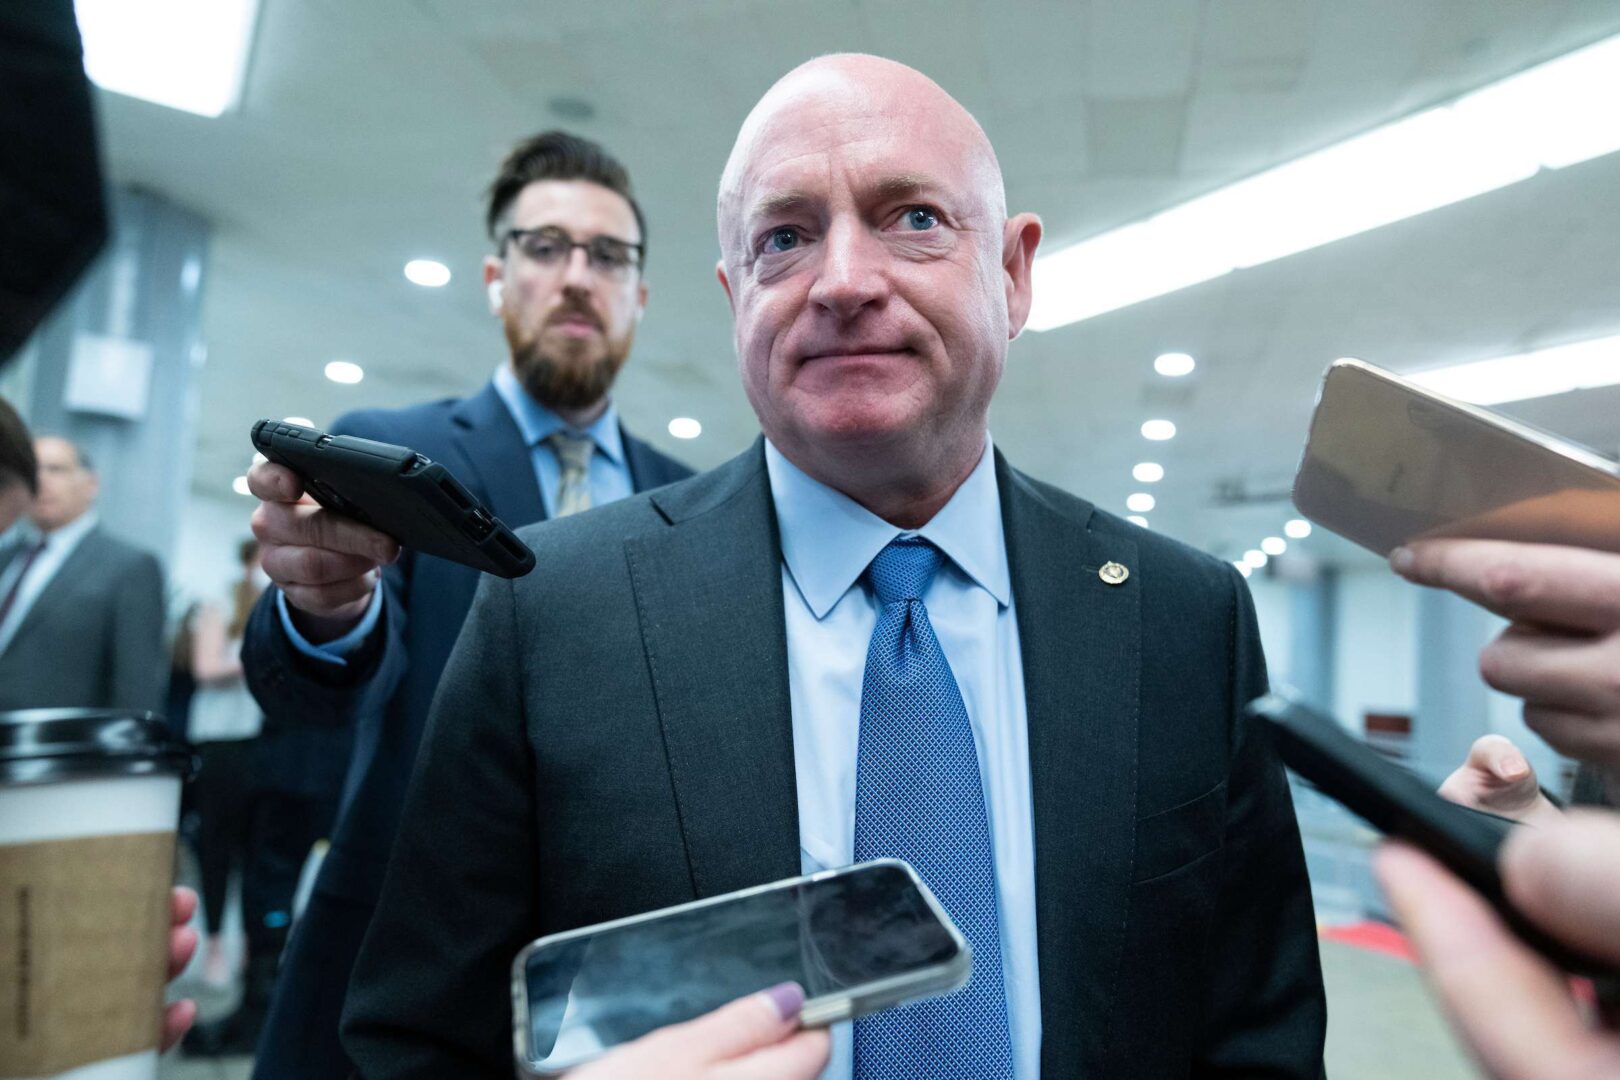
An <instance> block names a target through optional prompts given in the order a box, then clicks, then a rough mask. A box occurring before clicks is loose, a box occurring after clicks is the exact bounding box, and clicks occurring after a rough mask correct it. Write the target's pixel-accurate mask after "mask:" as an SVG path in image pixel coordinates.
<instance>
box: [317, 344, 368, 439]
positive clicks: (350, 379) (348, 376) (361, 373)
mask: <svg viewBox="0 0 1620 1080" xmlns="http://www.w3.org/2000/svg"><path fill="white" fill-rule="evenodd" d="M326 377H327V378H328V379H331V380H332V381H333V382H335V383H350V384H353V383H357V382H359V381H360V380H361V379H363V378H365V377H366V372H365V369H364V368H362V367H361V366H360V365H359V364H354V363H350V362H349V361H347V360H333V361H332V362H331V363H330V364H327V365H326ZM311 426H313V425H311Z"/></svg>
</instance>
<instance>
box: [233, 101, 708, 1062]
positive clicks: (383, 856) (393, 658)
mask: <svg viewBox="0 0 1620 1080" xmlns="http://www.w3.org/2000/svg"><path fill="white" fill-rule="evenodd" d="M485 226H486V227H487V229H488V233H489V238H490V242H491V243H492V245H493V247H494V251H493V254H491V255H489V256H487V257H486V258H485V260H484V281H485V290H486V294H487V299H488V304H489V310H490V313H491V315H492V316H493V317H494V318H495V319H497V320H499V322H500V324H501V327H502V329H503V331H504V334H505V338H506V343H507V352H508V355H507V357H506V359H505V361H504V362H502V363H501V364H500V365H499V367H498V368H497V370H496V372H495V375H494V377H493V378H492V379H491V380H490V381H489V382H488V383H487V384H486V385H485V386H484V388H483V389H482V390H481V391H479V392H478V393H476V394H474V395H473V396H472V397H469V398H465V399H462V400H444V401H436V402H431V403H428V404H425V405H419V406H415V407H413V408H407V409H399V410H392V411H382V410H372V411H363V412H356V413H351V414H349V415H347V416H344V417H342V418H340V419H339V420H338V421H337V422H336V423H335V424H334V425H333V427H332V430H333V431H336V432H341V433H344V434H350V435H359V436H362V437H365V438H370V439H379V440H382V441H384V442H391V443H400V444H403V445H406V446H410V447H412V448H414V449H415V450H418V451H420V452H422V453H424V454H426V455H428V456H429V457H431V458H433V459H434V460H436V461H440V462H442V463H444V464H445V465H447V466H448V467H449V468H450V469H451V471H452V472H454V473H455V474H456V476H457V477H458V478H459V479H460V480H461V481H462V483H464V484H466V485H467V487H468V488H469V490H471V492H472V493H473V495H475V496H476V497H477V498H479V499H480V500H482V501H483V502H484V503H485V505H487V506H489V507H490V508H491V509H492V510H493V511H494V513H495V514H496V515H498V516H499V517H500V518H501V519H503V520H504V521H505V522H506V523H507V524H508V525H511V526H514V527H515V526H520V525H524V524H528V523H530V522H534V521H539V520H542V519H545V518H552V517H562V516H566V515H570V514H575V513H578V512H580V511H583V510H586V509H588V508H590V507H592V506H599V505H602V504H604V503H608V502H612V501H614V500H616V499H619V498H622V497H624V496H626V495H629V494H631V493H632V492H635V491H645V490H647V489H650V488H655V487H658V486H660V485H663V484H666V483H669V482H671V481H673V480H678V479H680V478H682V477H685V476H688V475H690V473H691V470H689V469H687V468H686V467H685V466H683V465H681V464H680V463H679V462H676V461H674V460H672V459H671V458H668V457H666V456H664V455H663V454H660V453H659V452H658V451H656V450H654V449H653V448H652V447H651V446H649V445H647V444H646V443H644V442H642V441H641V440H639V439H637V438H635V437H634V436H632V435H631V434H630V433H629V432H627V431H626V430H625V429H624V427H623V425H622V424H621V423H620V422H619V418H618V414H617V411H616V410H615V408H614V406H613V401H612V398H611V394H610V392H611V389H612V386H613V383H614V379H615V378H616V376H617V375H618V373H619V371H620V370H621V368H622V367H623V366H624V364H625V362H626V361H627V359H628V358H629V355H630V351H631V346H632V344H633V342H634V340H635V332H636V326H637V324H638V323H639V321H640V319H641V313H642V310H643V308H644V307H645V305H646V302H647V281H646V277H645V274H644V267H643V262H644V258H645V255H646V250H647V230H646V223H645V221H644V220H643V217H642V213H641V209H640V207H639V206H638V205H637V203H636V201H635V197H634V195H633V193H632V190H631V185H630V178H629V175H628V173H627V172H626V170H625V168H624V166H623V165H622V164H620V163H619V162H618V161H617V160H615V159H614V158H613V156H612V155H610V154H609V153H608V152H607V151H606V150H604V149H603V148H602V147H600V146H598V145H597V144H595V143H593V142H590V141H588V140H585V139H581V138H577V137H575V136H572V135H568V134H566V133H563V132H557V131H551V132H545V133H543V134H540V135H536V136H534V137H532V138H529V139H525V140H523V141H522V142H520V143H519V144H517V146H515V147H514V148H513V149H512V152H511V153H510V154H509V155H508V157H507V158H506V160H505V161H504V162H503V163H502V165H501V167H500V170H499V172H498V173H497V175H496V177H495V180H494V182H493V184H492V185H491V186H490V189H489V199H488V204H487V208H486V214H485ZM484 363H485V361H480V360H477V359H474V360H473V361H472V364H473V367H474V369H476V368H477V367H479V366H481V365H482V364H484ZM248 483H249V486H250V488H251V490H252V491H253V493H254V494H255V495H257V496H258V497H259V498H260V500H261V503H260V506H259V508H258V510H257V511H256V512H255V515H254V531H255V533H256V534H257V535H258V536H259V537H260V539H261V540H263V541H264V544H265V554H264V565H265V569H266V570H267V571H268V572H269V575H270V577H271V578H272V579H273V581H274V583H275V585H276V588H273V589H271V590H269V592H268V593H267V594H266V596H265V597H264V599H263V600H262V601H261V602H260V603H259V605H258V606H257V608H256V609H255V611H254V614H253V617H252V619H251V620H250V622H249V625H248V631H247V642H246V645H245V648H244V651H243V662H244V664H245V666H246V668H247V674H248V680H249V683H250V685H251V686H252V688H253V691H254V693H255V695H256V696H257V697H258V700H259V702H260V704H261V705H263V707H264V710H265V714H266V716H267V717H268V718H269V724H270V726H271V727H275V726H277V725H279V724H282V723H285V724H287V725H289V726H290V725H294V724H320V725H327V726H328V727H329V728H337V729H345V730H352V731H355V738H356V742H355V750H354V755H353V756H354V760H353V763H352V765H351V766H350V769H349V772H348V776H347V780H346V786H345V794H344V800H343V804H342V808H341V810H340V812H339V817H338V822H337V825H336V826H335V828H334V830H333V833H334V834H333V837H332V844H331V847H330V849H329V851H328V853H327V856H326V859H325V860H324V862H323V863H322V866H321V870H320V873H319V876H318V877H317V879H316V883H315V886H314V890H313V893H312V895H311V898H310V902H309V909H308V911H307V912H306V913H305V915H304V917H303V919H302V921H301V922H300V925H299V928H298V931H297V933H296V934H294V935H293V939H292V942H291V945H290V947H289V951H288V956H287V962H286V964H285V968H284V971H283V972H282V976H281V980H280V985H279V988H278V990H277V992H276V999H275V1004H274V1007H273V1009H272V1013H271V1017H270V1020H269V1023H268V1025H267V1028H266V1031H265V1036H264V1038H263V1040H262V1044H261V1047H260V1053H259V1060H258V1063H257V1069H256V1072H255V1075H256V1076H258V1077H261V1078H270V1080H276V1078H281V1077H296V1078H298V1080H309V1078H323V1077H334V1078H338V1077H344V1078H346V1077H347V1076H348V1075H349V1073H350V1071H351V1069H350V1066H349V1063H348V1061H347V1059H346V1058H345V1057H344V1055H343V1051H342V1049H341V1047H340V1046H339V1043H338V1019H339V1016H340V1014H341V1010H342V1007H343V1000H344V995H345V993H346V992H347V989H348V981H349V972H350V969H351V968H352V966H353V963H354V957H355V955H356V954H357V953H358V952H359V949H360V941H361V938H362V937H363V936H364V935H365V932H366V928H367V926H368V925H369V923H370V921H371V913H372V910H373V908H374V906H375V904H376V898H377V894H378V891H379V890H380V889H381V886H382V878H383V871H384V869H385V867H386V866H387V862H388V854H389V850H390V848H391V846H392V843H393V838H394V833H395V831H396V829H397V827H398V818H399V807H400V804H401V802H402V801H403V798H404V792H405V787H406V784H407V782H408V781H409V779H410V776H411V772H412V767H413V765H414V762H415V759H416V751H417V744H418V742H419V741H420V738H421V731H422V726H423V723H424V721H425V719H426V716H427V711H428V706H429V704H430V703H431V701H432V698H433V692H434V688H435V687H436V686H437V685H438V682H439V675H440V672H441V671H443V669H444V664H445V660H446V658H447V657H448V656H449V655H450V649H451V646H452V645H453V644H454V643H455V640H456V635H457V634H458V633H459V632H460V630H461V624H462V622H463V620H464V619H465V618H466V614H467V609H468V607H469V606H470V605H471V603H472V597H473V592H474V590H475V589H476V587H477V584H478V579H479V574H478V573H477V572H476V571H474V570H470V569H468V568H466V567H464V566H460V565H457V564H454V563H450V562H447V561H445V560H443V559H438V558H433V557H431V556H423V555H419V554H418V553H416V552H412V551H405V552H400V551H399V549H398V547H397V546H396V545H395V544H394V542H393V541H392V540H390V539H389V538H388V537H386V536H384V535H383V534H381V533H379V532H376V531H374V530H372V529H369V528H366V527H364V526H362V525H360V524H359V523H357V522H354V521H351V520H348V519H345V518H343V517H341V516H340V515H337V514H334V513H333V512H331V511H328V510H323V509H321V508H319V507H317V506H316V505H314V503H313V502H312V501H311V500H309V499H308V498H307V497H305V496H304V494H303V491H302V489H301V488H300V486H299V485H298V482H297V479H296V477H294V476H293V474H292V473H290V472H288V471H287V470H285V469H281V468H279V467H277V466H275V465H271V464H266V463H261V464H259V465H256V466H254V468H253V469H252V470H251V471H250V472H249V474H248Z"/></svg>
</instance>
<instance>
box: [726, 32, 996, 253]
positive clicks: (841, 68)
mask: <svg viewBox="0 0 1620 1080" xmlns="http://www.w3.org/2000/svg"><path fill="white" fill-rule="evenodd" d="M874 124H881V125H885V126H890V127H897V128H906V129H909V130H910V132H911V133H912V134H913V135H914V136H916V137H918V138H921V139H926V140H928V141H930V142H932V143H934V144H935V145H936V146H938V147H940V148H941V149H944V150H946V151H947V153H948V154H949V155H950V156H951V157H952V158H954V160H955V161H957V162H959V163H960V164H961V165H962V167H963V169H964V170H965V171H966V174H967V177H966V178H967V179H968V181H969V183H970V184H971V185H972V187H973V188H974V189H975V190H976V192H977V195H978V198H979V199H980V200H981V201H982V208H983V210H984V211H985V212H986V213H987V214H988V215H990V216H991V217H992V218H994V219H995V220H996V222H997V223H998V224H999V223H1000V222H1001V221H1004V220H1005V219H1006V217H1007V197H1006V191H1005V187H1004V185H1003V183H1002V179H1001V165H1000V163H999V162H997V160H996V153H995V150H994V149H993V148H992V147H991V146H990V140H989V139H988V138H986V137H985V134H984V129H983V128H981V127H980V126H979V122H978V121H977V120H975V119H974V118H973V114H971V113H969V112H968V111H967V110H966V109H964V108H963V107H962V105H961V103H960V102H958V101H957V100H956V99H955V98H953V97H951V95H949V94H947V93H946V92H945V91H944V90H943V89H942V88H941V87H940V85H939V84H938V83H936V82H934V80H932V79H930V78H929V77H928V76H926V75H924V74H923V73H922V72H920V71H918V70H916V69H915V68H910V67H907V66H906V65H904V64H901V63H898V62H896V61H894V60H887V59H885V58H883V57H881V56H869V55H866V54H863V53H837V54H834V55H831V56H822V57H818V58H816V59H814V60H809V61H806V62H805V63H803V64H800V65H799V66H798V67H796V68H794V69H793V70H792V71H790V72H788V73H787V74H786V75H784V76H782V78H780V79H778V80H777V81H776V84H775V85H774V86H772V87H771V88H770V89H769V90H767V91H766V92H765V96H764V97H762V98H760V99H759V103H758V104H756V105H755V106H754V108H753V111H752V112H750V113H749V114H748V118H747V119H746V120H744V121H743V125H742V130H740V131H739V132H738V133H737V141H736V143H735V144H734V145H733V146H732V148H731V157H730V158H728V159H727V161H726V168H725V172H724V173H722V174H721V177H720V197H719V206H718V214H717V218H718V225H719V231H720V247H721V250H722V252H725V251H728V250H730V247H731V245H732V244H733V242H734V241H735V239H736V238H735V235H734V234H735V230H736V228H737V226H738V224H739V222H738V218H739V214H740V211H741V209H742V206H741V204H742V200H743V198H744V193H745V190H746V188H747V186H748V184H749V182H750V180H751V179H753V178H755V177H757V175H758V174H759V173H760V172H761V171H762V169H763V168H764V167H766V166H767V165H768V164H769V163H770V162H771V161H772V160H773V159H778V158H780V157H782V156H783V154H784V145H785V147H786V150H785V153H787V154H791V153H793V152H794V147H795V145H796V144H797V143H798V142H800V141H802V139H803V138H805V137H813V135H814V134H815V133H817V132H819V131H825V130H827V129H828V128H829V127H832V128H842V129H846V130H848V131H849V133H850V134H851V135H852V136H854V137H856V138H861V137H869V136H868V135H867V133H866V132H865V131H863V130H861V129H869V128H871V127H872V126H873V125H874ZM794 136H799V137H800V138H797V139H796V138H795V137H794Z"/></svg>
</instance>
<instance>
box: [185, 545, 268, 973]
mask: <svg viewBox="0 0 1620 1080" xmlns="http://www.w3.org/2000/svg"><path fill="white" fill-rule="evenodd" d="M238 557H239V558H240V561H241V565H242V576H241V578H240V579H239V580H238V581H236V582H235V583H234V584H233V585H232V586H231V590H230V593H231V594H230V597H229V598H228V600H227V603H226V606H225V607H223V608H222V607H221V606H220V605H219V604H217V603H206V602H205V603H200V604H197V605H195V606H194V608H193V609H192V612H193V613H192V615H191V617H190V618H189V619H188V621H187V623H186V624H185V625H184V626H183V627H182V628H181V631H180V633H179V635H177V640H178V641H179V642H180V644H182V645H184V646H188V647H189V650H190V655H189V656H188V657H187V658H186V660H187V662H186V673H187V674H188V675H189V677H190V679H191V681H192V683H193V684H194V687H195V688H194V689H193V691H192V694H191V701H190V703H189V704H190V709H189V716H188V720H187V730H186V734H187V737H188V738H189V739H190V740H191V742H192V744H193V745H194V746H196V748H197V752H198V754H199V755H201V758H202V768H201V769H200V770H199V771H198V776H197V782H196V785H195V787H194V789H193V807H194V809H195V811H196V813H197V816H198V829H197V863H198V866H199V868H200V871H201V878H202V890H201V891H202V903H203V912H204V920H205V925H206V927H207V934H206V936H205V937H204V939H203V951H202V955H203V978H204V980H205V981H207V982H208V983H210V984H211V985H214V986H224V985H225V984H227V983H228V982H230V980H231V976H232V974H233V973H232V970H231V965H230V961H229V959H228V958H227V957H226V955H225V949H224V943H223V941H222V939H221V930H222V928H223V927H224V923H225V905H226V900H227V897H228V895H229V891H230V883H231V879H232V877H233V876H237V877H238V878H239V880H240V881H241V885H242V903H243V909H244V912H245V914H246V917H245V919H244V921H245V922H246V923H247V925H248V926H249V927H250V928H251V927H252V926H253V924H254V923H255V922H260V923H262V921H263V918H262V911H261V910H260V909H261V907H262V905H261V904H260V903H259V901H260V897H259V895H258V890H257V889H256V888H255V886H256V884H257V883H256V882H254V881H253V880H252V878H251V877H250V876H248V875H246V873H245V870H246V868H247V867H248V865H249V864H250V861H251V859H250V855H249V852H250V850H251V848H252V847H253V843H254V837H253V833H252V824H253V820H252V819H253V808H254V800H255V798H256V796H257V794H258V787H259V781H258V776H257V775H256V774H257V769H256V768H255V765H256V762H255V760H254V749H255V747H256V745H257V740H258V736H259V732H260V730H261V728H262V727H263V724H264V716H263V714H262V713H261V712H260V710H259V705H258V703H257V702H256V701H254V700H253V695H252V694H250V693H248V690H247V684H246V682H245V681H244V680H243V677H242V661H241V657H240V653H241V650H242V627H243V626H244V625H245V624H246V622H247V615H248V612H250V611H252V610H253V603H254V601H255V600H257V599H258V596H259V592H260V591H261V590H262V589H263V585H262V584H260V583H259V582H258V581H256V580H255V579H256V577H257V576H258V575H260V574H262V573H263V571H262V570H260V568H259V545H258V541H256V540H244V541H242V543H241V545H240V546H239V548H238ZM255 916H257V917H255ZM248 951H249V955H251V954H252V952H253V949H252V941H251V930H250V940H249V950H248ZM272 971H273V968H272Z"/></svg>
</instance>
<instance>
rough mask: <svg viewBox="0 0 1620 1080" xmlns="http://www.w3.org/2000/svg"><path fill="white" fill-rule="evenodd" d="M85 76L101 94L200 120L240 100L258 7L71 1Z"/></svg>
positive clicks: (235, 2)
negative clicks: (124, 97) (177, 111)
mask: <svg viewBox="0 0 1620 1080" xmlns="http://www.w3.org/2000/svg"><path fill="white" fill-rule="evenodd" d="M73 7H74V10H75V11H76V13H77V14H78V18H79V35H80V36H81V37H82V38H83V39H84V71H85V74H87V75H89V76H90V78H91V79H92V80H93V81H94V82H95V83H96V85H97V86H100V87H101V88H102V89H104V90H111V91H113V92H114V93H118V94H127V95H129V96H130V97H137V98H141V99H142V100H145V101H151V102H154V103H156V104H158V105H167V106H168V107H169V108H171V109H183V110H184V111H186V112H189V113H196V114H197V115H198V116H210V117H213V116H218V115H220V114H221V113H223V112H224V111H225V110H227V109H229V108H231V107H232V106H233V105H235V104H236V101H237V98H238V97H240V96H241V93H242V74H243V72H244V71H245V70H246V68H247V56H248V49H249V47H250V46H251V44H252V38H253V22H254V17H255V15H256V14H257V13H258V7H259V4H258V0H142V2H141V3H132V2H131V0H74V4H73Z"/></svg>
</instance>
